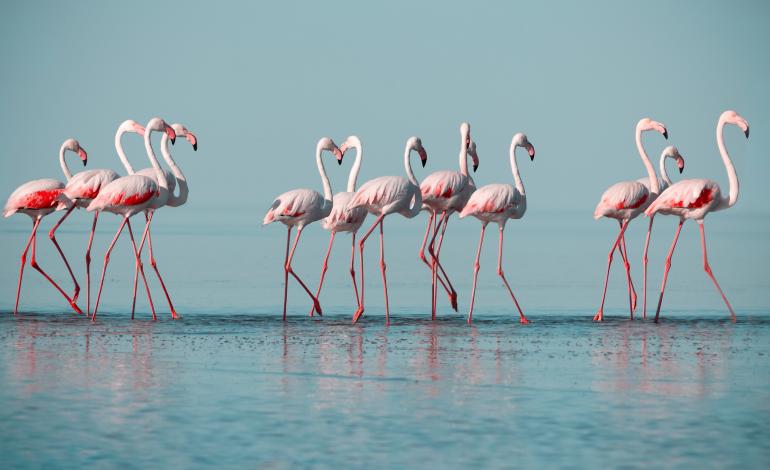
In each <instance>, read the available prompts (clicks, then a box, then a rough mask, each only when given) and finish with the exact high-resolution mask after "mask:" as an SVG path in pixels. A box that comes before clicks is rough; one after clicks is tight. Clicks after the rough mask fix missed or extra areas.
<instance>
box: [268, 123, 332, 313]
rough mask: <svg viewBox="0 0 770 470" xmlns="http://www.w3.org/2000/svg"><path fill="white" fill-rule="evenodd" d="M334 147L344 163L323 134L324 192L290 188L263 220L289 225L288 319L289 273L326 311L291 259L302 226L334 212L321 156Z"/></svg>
mask: <svg viewBox="0 0 770 470" xmlns="http://www.w3.org/2000/svg"><path fill="white" fill-rule="evenodd" d="M324 150H327V151H330V152H332V153H333V154H334V156H335V157H337V163H339V164H340V165H341V164H342V152H341V151H340V149H339V148H338V147H337V145H336V144H335V143H334V141H333V140H332V139H330V138H329V137H323V138H321V139H320V140H319V141H318V144H317V145H316V150H315V160H316V165H317V166H318V173H320V175H321V183H322V184H323V188H324V193H323V195H321V194H319V193H318V191H316V190H314V189H294V190H291V191H287V192H285V193H283V194H281V195H279V196H278V197H276V198H275V200H274V201H273V203H272V204H271V206H270V209H269V210H268V211H267V214H265V218H264V219H263V221H262V224H263V225H267V224H271V223H273V222H281V223H282V224H284V225H286V227H287V234H286V259H285V261H284V276H283V319H284V321H285V320H286V303H287V300H288V295H289V291H288V289H289V274H291V275H292V276H293V277H294V279H296V280H297V282H298V283H299V285H300V286H302V288H303V289H304V290H305V292H307V295H309V296H310V299H311V300H312V301H313V308H314V310H315V311H316V312H318V314H319V315H323V312H322V311H321V304H319V303H318V298H317V297H316V296H314V295H313V293H312V292H311V291H310V289H308V287H307V285H305V283H304V282H303V281H302V279H300V277H299V276H298V275H297V273H296V272H294V269H293V268H292V267H291V261H292V259H293V258H294V251H295V250H296V249H297V244H298V243H299V237H300V236H301V235H302V229H304V228H305V226H306V225H308V224H311V223H313V222H315V221H317V220H321V219H324V218H326V217H328V216H329V214H331V211H332V206H333V204H334V202H333V199H334V197H333V193H332V187H331V183H330V182H329V177H328V176H326V168H324V163H323V160H322V159H321V153H322V152H323V151H324ZM294 227H297V235H296V237H295V238H294V244H293V245H292V247H291V251H289V244H290V242H291V230H292V228H294Z"/></svg>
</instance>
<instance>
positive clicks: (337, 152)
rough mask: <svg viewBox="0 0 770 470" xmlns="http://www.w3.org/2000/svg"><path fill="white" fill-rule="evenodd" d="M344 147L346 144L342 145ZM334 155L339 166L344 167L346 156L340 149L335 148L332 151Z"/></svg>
mask: <svg viewBox="0 0 770 470" xmlns="http://www.w3.org/2000/svg"><path fill="white" fill-rule="evenodd" d="M342 145H343V147H344V145H345V144H342ZM332 153H334V156H335V157H337V164H338V165H342V157H343V156H344V152H342V150H341V149H340V148H339V147H334V148H333V149H332Z"/></svg>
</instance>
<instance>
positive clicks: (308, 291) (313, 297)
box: [285, 227, 323, 316]
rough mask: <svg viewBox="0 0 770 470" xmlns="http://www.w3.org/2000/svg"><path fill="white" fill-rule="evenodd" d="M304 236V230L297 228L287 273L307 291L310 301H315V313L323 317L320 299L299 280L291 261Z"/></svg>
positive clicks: (288, 260) (287, 264)
mask: <svg viewBox="0 0 770 470" xmlns="http://www.w3.org/2000/svg"><path fill="white" fill-rule="evenodd" d="M301 235H302V228H301V227H298V228H297V236H296V237H295V238H294V245H293V246H292V247H291V252H289V258H288V259H287V260H286V266H285V269H286V272H287V273H289V274H291V275H292V276H294V279H296V280H297V282H299V285H300V286H302V288H303V289H305V292H307V295H309V296H310V299H311V300H312V301H313V306H314V308H315V311H316V312H318V315H321V316H323V311H322V310H321V304H319V303H318V299H317V298H316V297H315V296H314V295H313V293H312V292H310V289H308V288H307V286H306V285H305V283H304V282H302V279H300V278H299V276H298V275H297V273H295V272H294V270H293V269H292V268H291V260H292V258H294V250H296V249H297V244H298V243H299V237H300V236H301Z"/></svg>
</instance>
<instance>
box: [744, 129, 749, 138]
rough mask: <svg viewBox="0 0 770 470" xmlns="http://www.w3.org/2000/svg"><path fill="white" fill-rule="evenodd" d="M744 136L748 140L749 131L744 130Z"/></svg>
mask: <svg viewBox="0 0 770 470" xmlns="http://www.w3.org/2000/svg"><path fill="white" fill-rule="evenodd" d="M744 134H745V135H746V138H747V139H748V138H749V130H748V129H746V132H744Z"/></svg>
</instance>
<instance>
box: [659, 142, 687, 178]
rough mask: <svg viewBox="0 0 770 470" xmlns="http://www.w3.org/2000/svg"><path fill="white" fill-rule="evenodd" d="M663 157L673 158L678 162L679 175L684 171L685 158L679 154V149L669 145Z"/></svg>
mask: <svg viewBox="0 0 770 470" xmlns="http://www.w3.org/2000/svg"><path fill="white" fill-rule="evenodd" d="M663 157H665V158H673V159H674V160H676V167H677V168H679V173H682V172H683V171H684V157H683V156H682V154H681V153H679V149H677V148H676V147H675V146H673V145H669V146H668V147H666V148H664V149H663Z"/></svg>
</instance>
